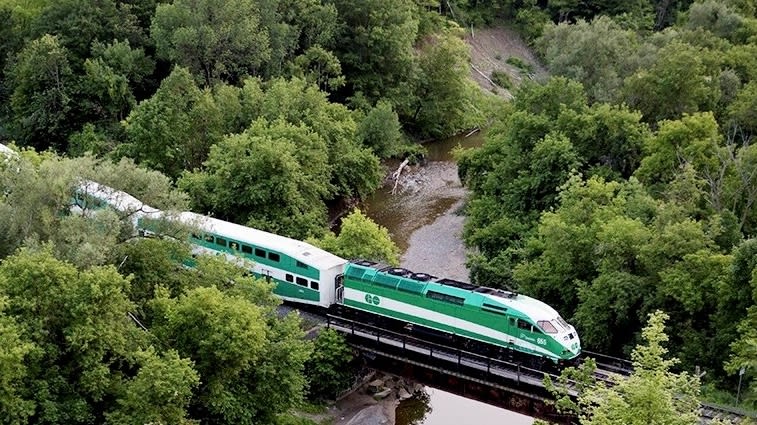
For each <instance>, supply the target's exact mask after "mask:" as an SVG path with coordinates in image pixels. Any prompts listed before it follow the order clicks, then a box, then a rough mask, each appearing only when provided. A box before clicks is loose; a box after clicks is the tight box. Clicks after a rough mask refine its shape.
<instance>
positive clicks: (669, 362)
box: [558, 311, 700, 425]
mask: <svg viewBox="0 0 757 425" xmlns="http://www.w3.org/2000/svg"><path fill="white" fill-rule="evenodd" d="M667 318H668V316H667V315H666V314H664V313H662V312H660V311H657V312H654V313H652V314H650V315H649V321H648V323H647V326H646V327H645V328H644V331H643V339H644V341H645V342H644V344H643V345H638V346H637V347H636V348H635V349H634V351H633V353H632V354H631V358H632V360H633V365H634V372H633V373H632V374H631V375H630V376H629V377H623V376H618V375H612V376H611V377H610V380H611V381H612V384H611V385H605V384H604V383H599V382H597V383H594V384H593V385H588V386H585V387H584V388H582V391H581V392H580V394H579V395H578V401H577V403H576V404H573V405H572V406H573V407H575V408H577V410H578V412H577V413H578V414H579V419H580V422H581V424H586V425H614V424H618V425H620V424H631V425H635V424H650V423H658V424H671V425H679V424H680V425H684V424H686V425H690V424H696V423H699V421H700V418H699V379H698V378H697V377H695V376H691V375H689V374H687V373H686V372H683V373H680V374H676V373H673V372H671V370H670V369H671V367H672V366H674V365H675V364H676V363H677V359H675V358H672V359H667V358H666V354H667V349H666V348H665V347H664V346H663V344H664V343H665V342H666V341H667V340H668V338H667V335H666V334H665V320H667ZM558 394H559V392H558ZM563 397H565V396H563ZM558 405H560V404H558ZM567 405H570V403H567V404H566V403H563V404H562V406H563V407H564V406H567Z"/></svg>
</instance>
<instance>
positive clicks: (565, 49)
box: [536, 16, 639, 102]
mask: <svg viewBox="0 0 757 425" xmlns="http://www.w3.org/2000/svg"><path fill="white" fill-rule="evenodd" d="M536 46H537V48H538V49H539V50H540V51H541V53H542V55H543V56H544V58H545V60H546V62H547V65H548V66H549V70H550V71H551V72H552V73H553V74H557V75H562V76H565V77H568V78H572V79H575V80H577V81H580V82H581V83H582V84H583V85H584V87H585V88H586V92H587V95H588V97H589V99H590V100H591V101H599V102H612V101H614V100H616V99H619V98H620V97H621V93H620V89H621V88H622V86H623V79H624V78H626V77H627V76H629V75H631V74H632V73H633V72H634V71H635V64H634V63H633V59H634V57H635V56H636V55H637V50H638V48H639V46H638V36H637V35H636V34H635V33H634V32H633V31H630V30H627V29H622V28H621V27H620V25H618V24H617V23H615V21H613V20H612V19H610V18H608V17H606V16H600V17H598V18H596V19H594V20H593V21H591V22H586V21H583V20H581V21H578V22H577V23H576V24H572V25H569V24H567V23H560V24H558V25H551V26H549V27H548V28H547V30H546V31H544V34H543V35H542V36H541V37H540V38H539V39H538V40H537V44H536ZM587 51H591V52H592V54H591V55H587V54H586V52H587Z"/></svg>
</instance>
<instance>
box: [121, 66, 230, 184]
mask: <svg viewBox="0 0 757 425" xmlns="http://www.w3.org/2000/svg"><path fill="white" fill-rule="evenodd" d="M233 118H234V117H229V119H233ZM224 120H225V117H224V116H222V115H221V110H220V108H219V107H218V105H217V104H216V102H215V99H214V98H213V94H212V92H211V91H210V90H200V89H199V88H198V87H197V86H196V85H195V82H194V80H193V78H192V76H191V75H190V73H189V71H188V70H187V69H186V68H180V67H176V68H174V70H173V72H171V75H169V76H168V77H166V78H165V79H164V80H163V81H162V82H161V84H160V88H159V89H158V91H157V92H155V94H154V95H153V96H152V97H151V98H149V99H147V100H144V101H142V102H140V103H139V105H137V107H135V108H134V110H132V111H131V113H130V114H129V116H128V117H127V118H126V120H125V121H124V130H125V131H126V135H127V137H128V143H127V144H125V145H123V146H121V147H119V149H118V151H117V153H120V154H125V155H127V156H129V157H131V158H133V159H134V160H135V161H137V162H138V163H141V164H144V165H147V166H148V167H150V168H153V169H156V170H158V171H161V172H163V173H165V174H167V175H168V176H170V177H172V178H177V177H178V176H179V175H180V174H181V172H182V171H183V170H193V169H195V168H199V167H200V166H201V164H202V163H203V161H205V159H207V155H208V152H209V150H210V146H212V145H213V144H215V143H217V142H218V141H220V140H221V137H222V136H223V130H224Z"/></svg>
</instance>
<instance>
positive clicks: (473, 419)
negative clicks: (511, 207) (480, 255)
mask: <svg viewBox="0 0 757 425" xmlns="http://www.w3.org/2000/svg"><path fill="white" fill-rule="evenodd" d="M482 144H483V136H482V135H481V133H477V134H474V135H472V136H470V137H454V138H450V139H447V140H445V141H442V142H438V143H434V144H432V145H428V146H427V148H428V156H427V159H428V162H427V163H426V164H425V165H423V166H417V167H410V168H409V169H408V170H406V171H405V172H403V176H402V180H401V181H400V184H399V185H398V190H397V191H396V193H395V194H392V193H391V191H392V186H393V184H389V185H388V186H387V187H384V188H382V189H380V190H379V191H378V192H376V193H375V194H374V195H373V196H372V197H370V198H369V199H367V200H366V202H365V203H364V204H363V205H362V208H363V210H364V212H365V213H366V214H367V215H368V216H369V217H371V219H373V220H374V221H375V222H376V223H378V224H380V225H382V226H384V227H386V228H387V229H388V230H389V233H390V234H391V235H392V239H393V240H394V242H395V243H396V244H397V246H399V248H400V249H401V250H402V253H403V254H402V259H401V265H402V267H405V268H407V269H410V270H413V271H415V272H426V273H430V274H433V275H435V276H438V277H448V278H452V279H456V280H464V281H468V280H469V279H468V270H467V269H466V268H465V253H466V251H465V246H464V244H463V241H462V230H463V221H464V217H463V215H462V208H463V207H464V204H465V198H466V196H467V193H468V192H467V190H466V189H465V188H464V187H462V185H461V184H460V180H459V179H458V176H457V165H456V164H455V162H454V159H453V157H452V154H451V151H452V150H453V149H454V148H455V147H456V146H458V145H459V146H461V147H463V148H472V147H477V146H481V145H482ZM398 164H399V161H397V163H391V164H390V166H394V167H397V165H398ZM426 394H427V397H426V396H423V397H419V398H411V399H408V400H405V401H403V402H401V403H400V405H399V406H398V407H397V412H396V417H397V422H396V424H397V425H458V424H464V423H470V424H476V425H489V424H491V425H494V424H503V423H506V424H515V425H530V424H532V423H533V419H532V418H530V417H528V416H524V415H521V414H519V413H515V412H511V411H508V410H505V409H501V408H498V407H494V406H490V405H488V404H485V403H481V402H478V401H475V400H471V399H467V398H464V397H460V396H457V395H454V394H451V393H448V392H445V391H442V390H439V389H435V388H430V387H427V388H426Z"/></svg>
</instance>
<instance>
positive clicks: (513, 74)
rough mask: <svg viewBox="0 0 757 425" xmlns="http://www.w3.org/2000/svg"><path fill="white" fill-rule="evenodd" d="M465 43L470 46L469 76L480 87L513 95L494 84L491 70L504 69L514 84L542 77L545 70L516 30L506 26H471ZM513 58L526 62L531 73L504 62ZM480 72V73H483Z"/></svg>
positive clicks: (545, 73)
mask: <svg viewBox="0 0 757 425" xmlns="http://www.w3.org/2000/svg"><path fill="white" fill-rule="evenodd" d="M465 42H466V43H467V44H468V45H469V46H470V49H471V65H472V67H471V78H472V79H473V80H474V81H476V82H477V83H478V84H479V85H480V86H481V88H482V89H484V90H487V91H493V92H495V93H497V94H500V95H502V96H505V97H508V98H509V97H512V96H511V95H510V92H509V90H506V89H502V88H499V87H495V86H494V85H493V84H492V83H491V81H490V79H491V75H492V71H500V72H506V73H507V74H508V75H509V76H510V80H511V81H512V83H513V86H514V87H517V86H518V85H520V83H521V82H522V81H523V80H524V79H526V78H535V79H542V78H545V77H546V76H547V71H546V70H545V69H544V67H543V66H542V65H541V64H540V63H539V61H538V60H537V58H536V56H535V55H534V53H533V52H532V50H531V48H530V47H528V44H526V42H525V41H524V40H523V39H522V38H521V37H520V35H518V33H517V32H515V31H513V30H511V29H508V28H484V29H474V30H473V34H471V33H470V32H468V35H467V36H466V37H465ZM510 57H515V58H518V59H520V60H522V61H523V62H525V63H527V64H529V65H530V66H531V67H532V68H533V70H532V72H524V71H523V70H521V69H519V68H517V67H516V66H513V65H511V64H508V63H507V59H508V58H510ZM482 74H483V75H482Z"/></svg>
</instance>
